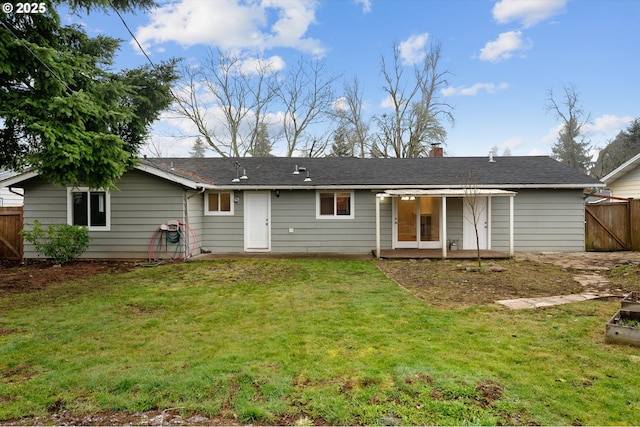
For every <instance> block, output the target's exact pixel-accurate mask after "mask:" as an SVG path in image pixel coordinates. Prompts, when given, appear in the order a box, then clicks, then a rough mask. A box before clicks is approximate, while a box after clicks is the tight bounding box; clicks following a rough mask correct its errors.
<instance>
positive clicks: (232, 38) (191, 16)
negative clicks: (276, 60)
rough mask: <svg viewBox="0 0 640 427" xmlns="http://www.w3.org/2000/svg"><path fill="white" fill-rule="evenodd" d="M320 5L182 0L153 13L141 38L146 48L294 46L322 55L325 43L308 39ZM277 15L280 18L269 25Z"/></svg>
mask: <svg viewBox="0 0 640 427" xmlns="http://www.w3.org/2000/svg"><path fill="white" fill-rule="evenodd" d="M316 7H317V2H315V1H311V0H261V1H256V2H249V3H247V2H243V1H241V0H217V1H202V0H178V1H176V2H173V3H169V4H166V5H164V6H162V7H160V8H157V9H153V10H152V11H151V12H150V14H149V19H150V22H149V24H148V25H146V26H142V27H138V28H137V30H136V38H137V39H138V40H139V41H140V43H141V44H142V45H143V46H144V47H145V48H146V49H149V48H150V46H152V45H154V44H162V43H167V42H175V43H178V44H181V45H183V46H193V45H197V44H206V45H212V46H215V47H219V48H221V49H223V50H228V49H256V50H262V49H268V48H275V47H289V48H294V49H299V50H302V51H304V52H308V53H312V54H314V55H318V56H321V55H323V54H324V47H323V46H322V44H321V43H320V42H319V41H318V40H315V39H312V38H307V37H305V34H306V32H307V30H308V28H309V26H310V25H312V24H313V23H314V22H315V9H316ZM274 12H275V13H274ZM272 16H277V18H273V19H272V21H274V22H269V21H270V19H269V18H270V17H272Z"/></svg>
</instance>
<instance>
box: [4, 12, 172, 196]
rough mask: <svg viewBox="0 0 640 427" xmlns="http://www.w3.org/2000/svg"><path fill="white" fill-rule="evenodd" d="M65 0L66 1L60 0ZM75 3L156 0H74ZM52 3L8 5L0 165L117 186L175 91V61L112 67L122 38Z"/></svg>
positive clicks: (61, 181) (60, 180)
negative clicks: (68, 18)
mask: <svg viewBox="0 0 640 427" xmlns="http://www.w3.org/2000/svg"><path fill="white" fill-rule="evenodd" d="M60 3H62V2H60ZM66 3H67V4H69V5H70V6H71V7H72V8H73V10H74V11H76V12H79V11H80V10H81V9H84V10H86V11H91V10H94V9H96V8H102V7H108V6H110V5H113V7H114V8H116V10H118V11H133V10H135V8H136V7H145V8H146V7H149V6H151V5H153V2H152V1H149V0H131V1H130V0H112V1H109V0H68V1H66ZM44 4H45V6H46V7H45V8H44V10H45V12H44V13H38V14H18V13H11V14H2V15H0V57H1V58H2V66H0V143H1V145H2V150H0V168H9V169H20V168H21V167H26V166H28V167H31V168H34V169H36V170H37V171H38V172H39V173H40V176H41V177H42V178H44V179H45V180H48V181H50V182H53V183H54V184H56V185H61V186H65V185H86V186H89V187H92V188H114V187H115V183H116V182H117V181H118V179H119V178H120V177H121V176H122V174H123V173H124V172H125V171H126V170H127V169H129V168H131V167H133V166H134V165H135V163H136V162H137V158H138V151H139V149H140V148H141V146H142V145H143V144H144V141H145V138H146V136H147V134H148V130H149V128H150V126H151V124H152V123H153V121H154V120H156V119H157V118H158V115H159V113H160V111H162V110H164V109H166V108H167V107H168V106H169V105H170V104H171V101H172V97H171V92H170V85H171V83H172V82H173V81H174V80H176V79H177V75H176V73H175V65H176V61H170V62H167V63H163V64H160V65H158V66H156V67H149V66H146V67H139V68H136V69H132V70H123V71H120V72H113V71H110V70H111V68H112V67H111V66H112V64H113V58H114V56H115V53H116V51H117V50H118V48H119V44H120V41H119V40H116V39H113V38H110V37H105V36H97V37H95V38H91V37H89V36H88V35H87V34H86V33H85V32H84V30H83V29H82V28H81V27H79V26H63V25H61V21H60V17H59V15H58V13H57V12H56V10H55V8H54V5H55V4H58V3H54V2H51V1H45V2H44Z"/></svg>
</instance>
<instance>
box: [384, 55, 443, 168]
mask: <svg viewBox="0 0 640 427" xmlns="http://www.w3.org/2000/svg"><path fill="white" fill-rule="evenodd" d="M440 54H441V46H440V44H438V43H431V44H430V46H429V48H428V50H427V51H426V52H425V57H424V59H423V60H422V62H420V63H419V64H415V65H414V67H413V77H406V76H405V75H404V71H405V69H404V68H403V66H402V64H401V52H400V47H399V46H398V45H397V44H394V45H393V58H392V61H391V63H390V64H388V63H387V61H386V60H385V58H384V56H383V57H382V60H381V73H382V76H383V78H384V81H385V85H384V87H383V90H384V91H385V92H386V94H387V99H388V102H389V103H390V104H391V108H392V110H393V111H392V113H391V114H383V115H382V116H377V117H376V118H375V122H376V124H377V125H378V129H379V131H380V133H378V134H377V135H376V137H375V146H374V147H372V148H373V149H374V151H376V153H372V154H373V155H376V154H377V155H384V156H390V157H421V156H425V155H427V154H428V151H429V146H430V145H431V143H443V142H444V140H445V137H446V131H445V129H444V127H443V125H442V120H443V119H445V120H448V121H450V122H451V123H453V121H454V120H453V114H452V111H453V107H452V106H451V105H449V104H447V103H446V102H442V101H440V100H439V98H438V92H439V91H440V89H442V88H444V87H445V86H446V85H447V84H448V83H447V76H448V74H449V71H448V70H440V68H439V62H440Z"/></svg>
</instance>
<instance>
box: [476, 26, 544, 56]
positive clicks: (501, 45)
mask: <svg viewBox="0 0 640 427" xmlns="http://www.w3.org/2000/svg"><path fill="white" fill-rule="evenodd" d="M530 48H531V45H530V44H525V43H524V42H523V40H522V32H521V31H508V32H506V33H502V34H500V35H499V36H498V38H497V39H496V40H494V41H491V42H488V43H487V44H486V45H485V46H484V47H483V48H482V49H480V59H481V60H483V61H489V62H500V61H505V60H507V59H509V58H511V57H512V56H513V53H514V52H522V51H525V50H527V49H530Z"/></svg>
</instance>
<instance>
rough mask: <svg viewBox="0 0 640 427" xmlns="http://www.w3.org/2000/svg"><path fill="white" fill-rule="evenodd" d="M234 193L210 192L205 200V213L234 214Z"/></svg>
mask: <svg viewBox="0 0 640 427" xmlns="http://www.w3.org/2000/svg"><path fill="white" fill-rule="evenodd" d="M232 196H233V194H232V193H231V192H229V191H226V192H213V191H211V192H208V193H206V195H205V200H204V213H205V215H233V201H232V200H231V199H232Z"/></svg>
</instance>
